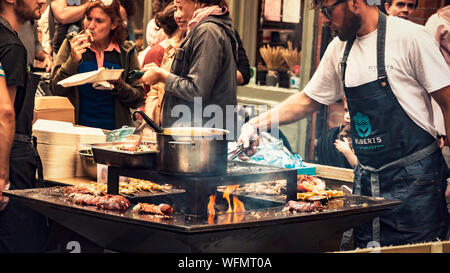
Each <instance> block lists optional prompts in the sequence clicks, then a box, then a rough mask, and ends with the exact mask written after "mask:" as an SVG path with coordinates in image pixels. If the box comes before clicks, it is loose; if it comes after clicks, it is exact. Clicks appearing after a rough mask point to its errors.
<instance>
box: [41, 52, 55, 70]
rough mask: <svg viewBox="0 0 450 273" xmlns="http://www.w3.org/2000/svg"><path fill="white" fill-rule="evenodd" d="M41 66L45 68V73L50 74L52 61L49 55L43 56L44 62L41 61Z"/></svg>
mask: <svg viewBox="0 0 450 273" xmlns="http://www.w3.org/2000/svg"><path fill="white" fill-rule="evenodd" d="M42 66H43V67H44V68H45V72H51V71H52V69H53V60H52V57H51V56H50V55H47V54H46V55H45V58H44V61H42Z"/></svg>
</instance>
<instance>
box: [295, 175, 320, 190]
mask: <svg viewBox="0 0 450 273" xmlns="http://www.w3.org/2000/svg"><path fill="white" fill-rule="evenodd" d="M325 188H326V184H325V182H324V181H323V180H322V179H320V178H317V177H315V176H311V175H306V174H301V175H297V191H298V192H318V191H323V190H325Z"/></svg>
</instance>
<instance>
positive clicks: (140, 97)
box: [111, 48, 145, 108]
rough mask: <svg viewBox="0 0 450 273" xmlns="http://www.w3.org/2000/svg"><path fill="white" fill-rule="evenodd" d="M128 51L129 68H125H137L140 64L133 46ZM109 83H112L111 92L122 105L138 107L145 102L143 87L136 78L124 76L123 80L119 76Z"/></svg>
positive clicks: (131, 69)
mask: <svg viewBox="0 0 450 273" xmlns="http://www.w3.org/2000/svg"><path fill="white" fill-rule="evenodd" d="M130 52H131V53H130V54H131V56H127V58H129V60H130V63H129V68H128V69H125V70H127V71H133V70H139V69H140V64H139V60H138V57H137V53H136V50H135V48H132V49H131V51H130ZM111 83H112V84H113V85H114V90H112V91H111V94H113V95H115V96H116V97H117V98H118V99H119V100H120V102H121V103H122V104H123V105H126V106H128V107H130V108H138V107H140V106H142V105H143V104H144V103H145V94H144V87H143V86H142V84H141V83H140V82H139V81H138V80H137V79H130V78H129V77H128V76H126V77H125V80H123V79H122V78H120V79H119V81H111Z"/></svg>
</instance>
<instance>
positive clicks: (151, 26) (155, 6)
mask: <svg viewBox="0 0 450 273" xmlns="http://www.w3.org/2000/svg"><path fill="white" fill-rule="evenodd" d="M173 1H174V0H153V1H152V19H151V20H150V21H149V22H148V23H147V27H146V28H145V33H144V35H145V36H144V37H145V41H146V42H147V46H146V47H145V49H144V50H142V52H140V53H139V63H140V64H143V62H144V58H145V56H146V55H147V53H148V51H149V50H150V49H151V48H152V47H153V46H155V45H157V44H159V43H160V42H161V41H163V40H164V39H166V38H167V36H166V34H165V33H164V30H162V29H161V28H159V27H158V26H157V25H156V21H155V16H156V14H158V12H161V11H163V10H164V9H165V8H166V7H167V5H168V4H169V3H171V2H173Z"/></svg>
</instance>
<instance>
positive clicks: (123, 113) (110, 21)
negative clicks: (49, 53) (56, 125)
mask: <svg viewBox="0 0 450 273" xmlns="http://www.w3.org/2000/svg"><path fill="white" fill-rule="evenodd" d="M83 27H84V30H83V31H81V32H80V33H70V34H68V36H67V38H66V39H65V40H64V42H63V44H62V46H61V48H60V50H59V52H58V55H57V57H56V63H55V68H54V70H53V73H52V77H51V80H50V87H51V90H52V92H53V94H54V95H57V96H66V97H68V98H69V100H70V102H71V103H72V104H73V105H74V107H75V119H76V123H77V124H80V125H84V126H89V127H95V128H102V129H108V130H113V129H117V128H120V127H122V126H123V125H132V120H131V112H130V108H134V109H135V108H137V107H139V106H140V105H142V104H143V103H144V91H143V87H142V84H140V83H139V82H138V81H137V80H136V79H130V78H129V77H128V72H129V71H132V70H138V69H139V62H138V58H137V53H136V50H135V44H134V42H132V41H126V40H125V37H127V30H126V28H125V24H124V22H123V19H122V17H121V16H120V3H119V1H118V0H102V1H93V2H92V3H90V5H89V6H88V8H87V9H86V13H85V17H84V20H83ZM101 68H105V69H124V72H123V73H122V76H121V77H120V78H119V79H118V80H116V81H109V83H108V82H105V83H103V84H100V85H99V84H92V83H87V84H84V85H80V86H74V87H67V88H65V87H63V86H61V85H58V82H59V81H61V80H63V79H65V78H67V77H69V76H72V75H75V74H78V73H84V72H89V71H94V70H97V69H101Z"/></svg>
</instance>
